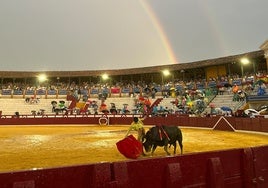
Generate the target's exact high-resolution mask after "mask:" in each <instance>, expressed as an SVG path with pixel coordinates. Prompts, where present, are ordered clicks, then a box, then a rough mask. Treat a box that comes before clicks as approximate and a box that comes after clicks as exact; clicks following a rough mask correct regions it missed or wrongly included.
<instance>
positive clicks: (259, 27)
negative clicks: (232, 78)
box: [0, 0, 268, 71]
mask: <svg viewBox="0 0 268 188" xmlns="http://www.w3.org/2000/svg"><path fill="white" fill-rule="evenodd" d="M267 7H268V1H267V0H224V1H223V0H0V28H1V29H0V61H1V62H0V70H1V71H9V70H11V71H51V70H52V71H61V70H62V71H68V70H107V69H124V68H136V67H145V66H154V65H166V64H174V63H188V62H194V61H198V60H204V59H211V58H218V57H224V56H229V55H236V54H240V53H246V52H250V51H255V50H259V47H260V45H261V44H262V43H263V42H264V41H266V40H267V39H268V24H267V23H268V21H267V17H268V13H267Z"/></svg>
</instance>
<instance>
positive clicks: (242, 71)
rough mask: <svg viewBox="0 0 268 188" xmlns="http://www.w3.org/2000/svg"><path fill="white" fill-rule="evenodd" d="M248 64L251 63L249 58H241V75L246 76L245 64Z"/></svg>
mask: <svg viewBox="0 0 268 188" xmlns="http://www.w3.org/2000/svg"><path fill="white" fill-rule="evenodd" d="M247 64H249V60H248V58H242V59H241V60H240V65H241V75H242V77H244V65H247Z"/></svg>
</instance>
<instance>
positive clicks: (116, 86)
mask: <svg viewBox="0 0 268 188" xmlns="http://www.w3.org/2000/svg"><path fill="white" fill-rule="evenodd" d="M267 44H268V43H267V42H266V43H265V44H264V45H263V47H264V48H263V49H262V50H260V51H256V52H250V53H246V54H240V55H236V56H229V57H226V58H219V59H214V60H208V61H201V62H194V63H189V64H184V65H174V66H163V67H159V66H158V67H149V68H141V69H139V68H137V69H131V70H129V71H125V70H114V71H107V72H108V73H109V74H110V75H111V76H113V79H111V80H109V81H106V80H102V77H101V76H100V72H101V71H82V72H80V71H77V72H76V71H74V72H68V76H66V72H64V71H63V72H61V71H60V72H47V75H48V76H49V77H50V80H49V81H46V82H44V83H41V81H39V82H40V83H39V85H38V86H33V85H31V84H30V83H33V82H35V81H34V80H31V79H36V75H37V72H29V73H27V75H23V76H21V72H9V73H8V74H7V72H0V74H1V76H2V83H1V84H2V88H1V99H0V101H1V103H0V108H1V109H0V117H1V118H0V125H1V126H0V133H1V134H0V135H1V136H0V144H1V148H0V160H1V165H0V187H5V188H6V187H13V188H21V187H27V188H35V187H38V188H40V187H41V188H43V187H44V188H46V187H96V188H97V187H105V188H106V187H107V188H114V187H122V188H124V187H154V188H158V187H159V188H160V187H168V188H172V187H213V188H214V187H243V188H244V187H246V188H247V187H248V188H251V187H261V188H264V187H268V181H267V180H268V170H267V169H268V163H267V157H268V145H267V143H268V137H267V133H268V118H267V111H268V107H267V102H266V101H267V99H268V97H267V95H266V94H265V88H262V86H265V85H267V78H266V76H265V75H266V74H263V73H264V72H265V71H263V69H265V70H267V59H265V58H267V55H265V54H267V50H268V49H267ZM242 57H248V58H252V59H254V63H256V62H257V65H258V66H256V67H257V71H260V72H259V73H260V74H256V76H253V77H252V76H251V75H248V76H246V77H243V78H240V77H237V76H234V77H232V78H231V79H229V80H227V78H229V77H227V76H226V77H220V75H215V73H217V72H221V73H224V74H226V75H236V74H238V72H239V68H240V66H239V65H237V64H235V63H233V62H234V61H239V59H241V58H242ZM207 66H209V68H208V67H207ZM254 67H255V66H254ZM256 67H255V68H256ZM165 68H168V69H170V70H173V77H172V78H164V77H163V75H162V76H161V73H159V72H161V71H160V70H162V69H165ZM181 70H183V71H181ZM185 70H187V71H185ZM246 70H247V69H246V67H245V69H243V71H246ZM248 70H251V68H248ZM230 71H234V72H233V73H231V72H230ZM126 72H127V73H129V72H130V73H131V75H129V74H127V75H126ZM197 72H198V74H200V75H201V77H202V79H201V78H200V77H197V76H196V73H197ZM234 73H235V74H234ZM255 73H256V72H254V75H255ZM243 74H244V72H243V73H242V76H244V75H243ZM85 75H87V76H85ZM88 75H92V76H91V77H90V78H88ZM148 75H149V76H148ZM257 75H258V76H257ZM129 77H130V78H131V81H129V82H128V83H127V84H126V83H123V78H124V79H126V78H129ZM161 77H162V79H161ZM211 77H219V79H218V80H213V79H211ZM16 78H17V79H16ZM192 78H194V80H193V79H192ZM27 79H28V80H29V83H26V81H27ZM72 79H73V80H74V81H72V82H71V80H72ZM88 79H90V82H91V83H89V82H87V80H88ZM94 79H95V80H94ZM114 80H117V81H118V82H114V83H113V81H114ZM141 80H142V81H141ZM15 81H17V82H15ZM94 81H96V82H98V83H95V84H93V85H92V83H93V82H94ZM99 81H100V83H99ZM156 81H158V82H159V84H155V83H154V82H156ZM76 82H77V83H76ZM146 82H147V83H150V84H149V86H148V85H147V84H146ZM17 84H18V85H19V87H18V86H17ZM250 86H251V87H250ZM232 87H239V91H241V93H243V92H245V93H246V94H248V93H247V92H249V96H247V97H244V98H243V97H241V96H240V94H238V93H239V92H238V91H236V92H234V90H232V91H231V90H230V89H231V88H232ZM249 88H250V89H249ZM222 89H223V90H222ZM259 91H263V92H262V93H261V92H259ZM223 97H224V98H223ZM219 98H220V100H219V101H220V102H216V100H215V99H219ZM225 100H229V102H230V103H228V105H230V106H222V105H223V103H222V101H225ZM96 102H97V104H98V105H96ZM109 104H110V105H111V106H109ZM112 104H116V105H117V107H118V108H117V111H116V112H114V111H111V110H115V108H114V106H113V105H112ZM212 104H213V105H212ZM158 105H159V106H160V107H162V108H160V109H156V111H154V110H155V107H158ZM217 105H218V106H219V107H220V108H221V109H222V107H225V109H226V107H229V108H230V111H228V113H227V112H226V111H224V110H223V109H222V110H221V111H219V110H216V108H215V106H217ZM224 105H226V103H224ZM108 106H109V107H108ZM249 107H250V108H256V109H257V108H259V107H264V108H263V109H262V113H263V112H264V114H262V113H258V111H257V113H256V114H245V111H246V110H248V109H249ZM215 112H217V113H215ZM219 112H221V113H219ZM250 113H252V112H251V111H250ZM265 113H266V114H265ZM133 117H146V118H145V119H144V125H145V129H146V131H148V130H149V128H150V127H152V126H154V125H157V126H158V125H166V126H178V127H180V128H181V130H182V134H183V146H184V148H183V154H180V151H179V149H177V153H176V154H175V155H170V156H167V155H166V153H165V152H164V150H163V147H158V148H157V149H156V151H155V153H154V155H151V153H150V152H149V153H146V155H145V156H143V155H140V156H139V157H138V158H137V159H130V158H126V157H125V156H124V155H122V154H121V153H120V152H119V150H118V148H117V145H116V144H117V142H118V141H120V140H122V139H124V138H125V134H126V132H127V130H128V128H129V126H130V124H131V122H132V121H133ZM131 134H133V135H134V136H137V135H136V132H131ZM171 149H172V147H171V148H170V150H171Z"/></svg>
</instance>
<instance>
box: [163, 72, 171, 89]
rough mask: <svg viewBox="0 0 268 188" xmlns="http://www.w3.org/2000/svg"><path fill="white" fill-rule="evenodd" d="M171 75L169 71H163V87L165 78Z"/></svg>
mask: <svg viewBox="0 0 268 188" xmlns="http://www.w3.org/2000/svg"><path fill="white" fill-rule="evenodd" d="M169 75H170V72H169V70H167V69H165V70H163V71H162V85H163V84H164V77H167V76H169Z"/></svg>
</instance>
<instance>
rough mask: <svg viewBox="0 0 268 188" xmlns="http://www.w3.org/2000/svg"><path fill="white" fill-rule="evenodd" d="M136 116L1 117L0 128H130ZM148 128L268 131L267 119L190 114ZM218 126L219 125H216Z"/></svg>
mask: <svg viewBox="0 0 268 188" xmlns="http://www.w3.org/2000/svg"><path fill="white" fill-rule="evenodd" d="M133 116H134V115H124V114H122V115H72V116H70V115H69V116H66V115H62V116H60V115H58V116H55V115H54V116H43V117H42V116H36V117H33V116H27V115H21V116H20V117H19V118H15V117H12V116H1V118H0V125H38V124H43V125H45V124H48V125H51V124H52V125H53V124H99V119H100V118H105V117H107V118H109V124H110V125H128V124H130V123H131V122H132V121H133ZM144 124H145V125H158V124H164V125H176V126H184V127H199V128H214V129H218V130H226V131H230V130H231V131H234V130H246V131H257V132H266V133H267V132H268V118H263V117H259V118H248V117H244V118H241V117H223V116H215V117H189V116H188V115H168V116H167V117H153V116H152V117H147V118H146V119H145V120H144ZM215 125H216V126H215Z"/></svg>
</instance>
